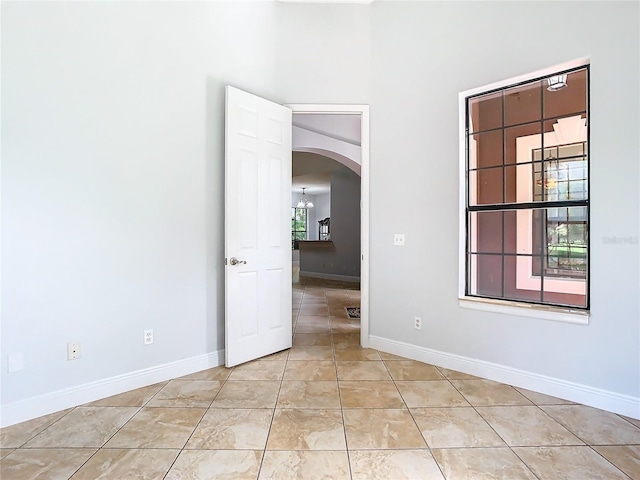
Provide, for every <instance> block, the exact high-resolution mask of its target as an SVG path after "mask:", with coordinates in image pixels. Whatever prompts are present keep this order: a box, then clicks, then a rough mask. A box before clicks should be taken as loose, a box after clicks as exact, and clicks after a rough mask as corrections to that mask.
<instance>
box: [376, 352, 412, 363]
mask: <svg viewBox="0 0 640 480" xmlns="http://www.w3.org/2000/svg"><path fill="white" fill-rule="evenodd" d="M378 353H379V354H380V358H381V359H382V360H385V361H388V360H389V361H395V360H398V361H407V360H409V359H408V358H406V357H400V356H398V355H393V354H392V353H386V352H378Z"/></svg>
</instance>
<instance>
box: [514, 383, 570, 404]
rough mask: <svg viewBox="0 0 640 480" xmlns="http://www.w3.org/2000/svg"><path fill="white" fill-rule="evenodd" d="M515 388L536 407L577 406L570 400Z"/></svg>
mask: <svg viewBox="0 0 640 480" xmlns="http://www.w3.org/2000/svg"><path fill="white" fill-rule="evenodd" d="M513 388H515V389H516V390H517V391H518V392H520V393H521V394H522V395H524V396H525V397H527V398H528V399H529V400H531V401H532V402H533V403H535V404H536V405H575V403H574V402H572V401H570V400H564V399H562V398H557V397H552V396H551V395H545V394H544V393H538V392H533V391H531V390H527V389H525V388H519V387H513Z"/></svg>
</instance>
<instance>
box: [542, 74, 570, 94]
mask: <svg viewBox="0 0 640 480" xmlns="http://www.w3.org/2000/svg"><path fill="white" fill-rule="evenodd" d="M547 85H548V87H547V90H549V91H550V92H557V91H558V90H562V89H563V88H565V87H566V86H567V74H566V73H565V74H563V75H554V76H553V77H549V78H547Z"/></svg>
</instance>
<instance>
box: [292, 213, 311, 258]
mask: <svg viewBox="0 0 640 480" xmlns="http://www.w3.org/2000/svg"><path fill="white" fill-rule="evenodd" d="M307 212H308V210H307V209H306V208H296V207H292V208H291V247H292V248H294V249H295V248H296V246H297V241H298V240H306V239H307V219H308V217H307Z"/></svg>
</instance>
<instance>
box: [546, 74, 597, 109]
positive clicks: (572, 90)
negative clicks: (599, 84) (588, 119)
mask: <svg viewBox="0 0 640 480" xmlns="http://www.w3.org/2000/svg"><path fill="white" fill-rule="evenodd" d="M545 84H546V85H545V86H544V90H543V94H542V98H543V103H544V118H551V117H561V116H566V115H570V114H575V113H580V112H584V111H586V110H587V70H586V69H583V70H577V71H575V72H572V73H569V74H568V75H567V79H566V85H567V86H566V87H564V88H562V89H560V90H556V91H549V90H548V82H546V81H545Z"/></svg>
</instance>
